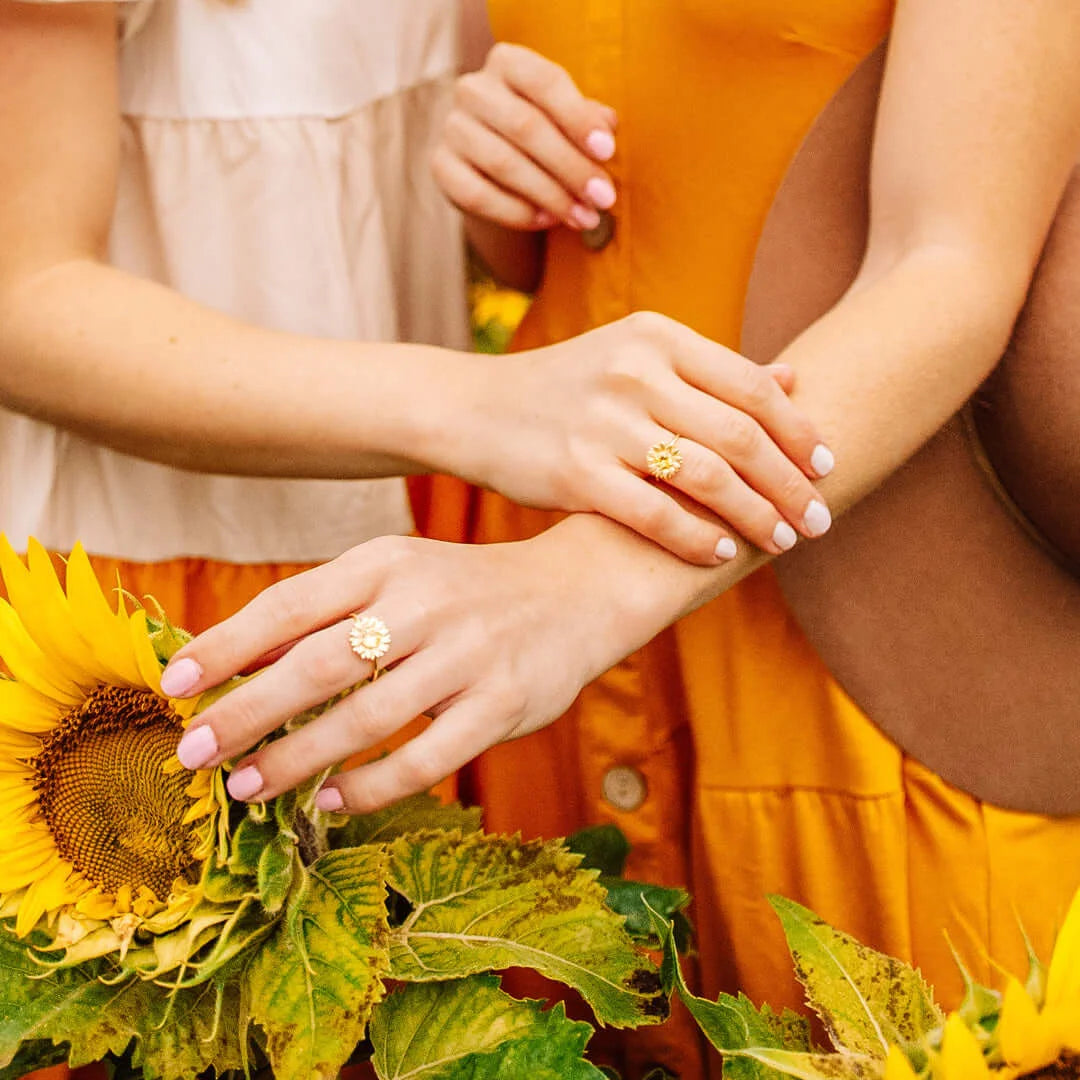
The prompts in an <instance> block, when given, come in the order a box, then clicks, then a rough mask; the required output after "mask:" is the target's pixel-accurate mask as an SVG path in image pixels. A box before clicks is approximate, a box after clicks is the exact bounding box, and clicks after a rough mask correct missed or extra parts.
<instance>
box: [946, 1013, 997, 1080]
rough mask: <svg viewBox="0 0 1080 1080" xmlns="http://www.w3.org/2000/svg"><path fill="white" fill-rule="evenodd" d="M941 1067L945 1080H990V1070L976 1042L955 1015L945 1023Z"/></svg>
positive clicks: (950, 1016)
mask: <svg viewBox="0 0 1080 1080" xmlns="http://www.w3.org/2000/svg"><path fill="white" fill-rule="evenodd" d="M941 1065H942V1072H943V1074H944V1076H945V1077H946V1080H990V1068H989V1066H988V1065H987V1064H986V1059H985V1058H984V1057H983V1053H982V1050H981V1049H980V1047H979V1043H978V1040H977V1039H976V1038H975V1036H974V1035H973V1034H972V1032H971V1031H969V1030H968V1028H967V1025H966V1024H965V1023H964V1021H963V1020H961V1019H960V1017H959V1016H958V1015H957V1014H956V1013H951V1014H950V1015H949V1018H948V1020H946V1021H945V1036H944V1039H943V1041H942V1044H941Z"/></svg>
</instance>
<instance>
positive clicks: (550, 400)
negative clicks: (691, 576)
mask: <svg viewBox="0 0 1080 1080" xmlns="http://www.w3.org/2000/svg"><path fill="white" fill-rule="evenodd" d="M491 365H497V366H495V367H494V370H493V369H492V366H491ZM470 371H471V373H470ZM791 380H792V374H791V372H790V370H789V369H787V368H785V367H783V366H774V367H759V366H758V365H756V364H753V363H751V362H750V361H749V360H747V359H746V358H745V357H742V356H740V355H739V354H738V353H735V352H733V351H732V350H730V349H726V348H724V346H722V345H718V344H716V343H715V342H712V341H709V340H707V339H706V338H703V337H701V336H700V335H698V334H695V333H694V332H693V331H691V330H689V329H687V328H686V327H685V326H682V325H681V324H680V323H677V322H675V321H673V320H671V319H667V318H664V317H663V316H660V315H655V314H652V313H649V312H644V313H639V314H636V315H631V316H629V317H628V318H625V319H622V320H620V321H619V322H616V323H611V324H609V325H607V326H604V327H601V328H600V329H598V330H594V331H592V332H591V333H588V334H585V335H583V336H581V337H579V338H574V339H573V340H571V341H567V342H563V343H561V344H558V345H553V346H550V347H548V348H544V349H538V350H535V351H532V352H523V353H517V354H514V355H512V356H505V357H499V358H497V359H494V360H492V359H488V358H483V359H480V358H478V364H477V366H476V367H474V368H472V369H463V372H462V377H461V378H460V379H459V380H457V382H456V383H455V386H454V389H453V391H452V393H453V395H454V397H453V401H452V402H447V403H446V404H447V405H448V406H449V407H448V410H447V411H448V412H449V414H451V415H453V416H454V417H455V418H456V419H455V424H456V427H457V428H458V429H459V430H460V432H461V435H460V437H458V438H456V439H454V440H452V449H451V450H449V451H448V452H449V453H450V454H451V458H450V460H449V461H444V462H442V465H443V467H444V468H445V470H446V471H449V472H453V473H456V474H457V475H459V476H463V477H465V478H466V479H469V480H472V481H473V482H475V483H479V484H483V485H485V486H487V487H492V488H494V489H495V490H497V491H499V492H501V493H502V494H504V495H507V496H508V497H510V498H512V499H514V500H515V501H516V502H519V503H523V504H525V505H529V506H539V507H544V508H548V509H556V510H566V511H592V512H597V513H601V514H604V515H606V516H607V517H609V518H612V519H613V520H615V521H618V522H620V523H622V524H624V525H626V526H628V527H629V528H631V529H633V530H634V531H635V532H638V533H640V534H641V535H642V536H645V537H647V538H648V539H650V540H653V541H654V542H655V543H657V544H660V545H661V546H662V547H665V548H667V549H668V550H670V551H672V552H674V553H675V554H676V555H679V556H681V557H682V558H684V559H686V560H687V561H689V562H693V563H697V564H700V565H703V566H712V565H715V564H716V563H717V562H722V561H725V560H727V559H731V558H733V557H734V556H735V554H736V551H737V547H736V542H735V539H734V537H733V536H732V535H731V532H730V530H729V529H727V528H726V527H725V525H724V524H722V522H726V523H727V524H728V525H730V526H731V527H732V529H734V530H735V532H736V533H738V534H741V535H742V536H744V537H746V538H747V539H748V540H750V541H752V542H753V543H754V544H756V545H757V546H758V547H760V548H761V549H762V550H763V551H766V552H769V553H770V554H774V555H776V554H780V553H781V552H783V551H787V550H788V549H790V548H791V547H793V546H794V544H795V543H796V539H797V535H796V533H797V532H798V533H801V534H802V535H803V536H807V537H814V536H820V535H821V534H822V533H824V532H825V531H826V530H827V529H828V528H829V525H830V523H831V518H830V515H829V511H828V509H827V507H826V505H825V503H824V501H823V500H822V498H821V496H820V495H818V493H817V492H816V490H815V488H814V486H813V484H812V483H811V482H810V480H809V479H808V476H813V477H822V476H825V475H826V474H827V473H828V472H829V471H830V470H831V468H832V464H833V457H832V454H831V453H830V452H829V450H828V448H827V447H826V446H825V445H824V443H823V442H822V439H821V436H820V434H819V433H818V431H817V429H816V428H815V426H814V425H813V424H812V423H811V422H810V421H809V420H808V419H807V418H806V417H805V416H804V415H803V414H802V412H800V410H799V409H797V408H796V407H795V405H794V404H793V403H792V402H791V400H790V399H789V398H788V396H787V394H786V393H785V389H790V388H791ZM676 434H677V435H679V436H680V439H679V442H678V444H677V449H678V451H679V452H680V453H681V455H682V459H683V463H682V466H681V468H680V469H679V470H678V471H677V472H676V473H675V474H674V475H673V476H671V477H670V479H669V480H667V481H666V482H663V483H660V482H657V481H655V480H653V479H652V478H651V477H649V476H648V465H647V460H646V458H647V454H648V452H649V449H650V447H652V446H654V445H655V444H657V443H663V442H666V441H669V440H670V439H671V438H672V436H673V435H676ZM703 508H704V509H703Z"/></svg>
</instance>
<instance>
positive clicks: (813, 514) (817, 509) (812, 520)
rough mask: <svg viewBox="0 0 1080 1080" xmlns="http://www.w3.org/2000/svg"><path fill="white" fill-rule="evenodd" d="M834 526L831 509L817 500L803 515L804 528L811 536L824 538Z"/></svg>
mask: <svg viewBox="0 0 1080 1080" xmlns="http://www.w3.org/2000/svg"><path fill="white" fill-rule="evenodd" d="M831 526H832V514H830V513H829V508H828V507H827V506H826V505H825V504H824V503H823V502H819V501H818V500H817V499H815V500H814V501H813V502H812V503H811V504H810V505H809V506H808V507H807V508H806V513H805V514H803V528H805V529H806V531H807V533H808V534H809V535H810V536H824V535H825V534H826V533H827V532H828V531H829V529H830V527H831Z"/></svg>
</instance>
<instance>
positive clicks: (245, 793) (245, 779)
mask: <svg viewBox="0 0 1080 1080" xmlns="http://www.w3.org/2000/svg"><path fill="white" fill-rule="evenodd" d="M225 786H226V787H227V788H228V789H229V794H230V795H231V796H232V797H233V798H234V799H237V800H238V801H239V802H246V801H247V800H248V799H250V798H251V797H252V795H257V794H258V793H259V792H260V791H262V789H263V778H262V773H261V772H259V770H258V769H256V768H255V766H254V765H245V766H244V768H242V769H237V770H236V772H234V773H233V774H232V776H230V777H229V782H228V783H227V784H226V785H225Z"/></svg>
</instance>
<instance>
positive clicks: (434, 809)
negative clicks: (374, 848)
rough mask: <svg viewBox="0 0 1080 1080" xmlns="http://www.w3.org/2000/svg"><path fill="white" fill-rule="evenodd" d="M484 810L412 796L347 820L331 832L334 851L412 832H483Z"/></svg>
mask: <svg viewBox="0 0 1080 1080" xmlns="http://www.w3.org/2000/svg"><path fill="white" fill-rule="evenodd" d="M480 818H481V811H480V809H479V808H478V807H475V806H470V807H468V808H466V807H463V806H462V805H461V804H460V803H456V802H455V803H443V802H440V801H439V800H438V799H437V798H436V797H435V796H434V795H431V794H427V793H422V794H420V795H411V796H409V798H407V799H402V800H401V802H396V803H394V804H393V805H392V806H387V807H384V808H383V809H382V810H376V811H375V812H374V813H371V814H359V815H357V816H356V817H351V818H348V819H346V820H345V821H344V822H343V824H342V825H341V826H339V827H335V828H332V829H331V830H330V846H331V847H333V848H344V847H359V846H361V845H363V844H388V843H390V842H391V841H393V840H397V839H398V838H399V837H402V836H408V835H409V834H410V833H418V832H427V831H429V830H431V829H439V830H442V831H443V832H453V831H454V830H455V829H456V830H457V831H459V832H461V833H472V832H479V831H480Z"/></svg>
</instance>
